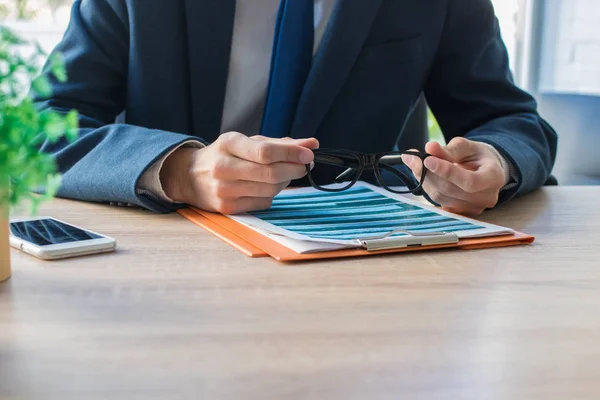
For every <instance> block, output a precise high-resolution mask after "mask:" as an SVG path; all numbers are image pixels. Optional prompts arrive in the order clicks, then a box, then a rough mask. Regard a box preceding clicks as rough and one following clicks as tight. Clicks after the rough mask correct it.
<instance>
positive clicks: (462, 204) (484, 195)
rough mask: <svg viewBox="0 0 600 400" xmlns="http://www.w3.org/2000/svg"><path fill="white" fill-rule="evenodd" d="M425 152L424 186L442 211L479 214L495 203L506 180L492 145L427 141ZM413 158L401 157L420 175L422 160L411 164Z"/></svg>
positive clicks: (461, 140)
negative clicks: (446, 144) (425, 171)
mask: <svg viewBox="0 0 600 400" xmlns="http://www.w3.org/2000/svg"><path fill="white" fill-rule="evenodd" d="M425 151H426V152H427V153H428V154H431V157H427V158H426V159H425V167H426V168H427V169H428V170H429V171H427V174H426V175H425V183H424V184H423V189H424V190H425V192H427V194H428V195H429V196H430V197H431V198H432V199H433V200H434V201H435V202H437V203H438V204H440V205H441V206H442V207H443V209H444V210H446V211H450V212H454V213H458V214H464V215H479V214H481V213H482V212H483V211H484V210H485V209H486V208H492V207H494V206H495V205H496V204H497V203H498V195H499V192H500V189H502V187H504V186H505V185H506V183H507V182H506V177H507V171H505V169H504V167H503V164H502V160H501V159H500V158H499V155H498V154H497V153H496V151H495V150H494V149H493V148H492V147H491V146H489V145H487V144H485V143H480V142H475V141H471V140H468V139H465V138H462V137H457V138H454V139H453V140H451V141H450V143H448V146H446V147H442V146H441V145H440V144H439V143H437V142H429V143H427V146H426V147H425ZM412 158H413V157H410V156H403V159H404V162H405V163H406V164H407V165H408V166H409V167H410V168H411V169H412V171H413V173H414V174H415V175H416V176H417V177H418V178H420V177H421V173H422V170H421V163H414V160H411V159H412ZM411 161H413V162H411Z"/></svg>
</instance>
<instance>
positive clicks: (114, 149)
mask: <svg viewBox="0 0 600 400" xmlns="http://www.w3.org/2000/svg"><path fill="white" fill-rule="evenodd" d="M327 1H329V0H327ZM237 4H238V0H219V1H212V0H210V1H209V0H77V1H76V2H75V4H74V6H73V13H72V19H71V25H70V26H69V28H68V30H67V32H66V34H65V37H64V39H63V41H62V42H61V43H60V44H59V45H58V47H57V49H56V50H57V51H59V52H61V53H63V54H64V57H65V61H66V66H67V73H68V76H69V80H68V82H66V83H63V82H57V81H53V82H52V83H53V94H52V96H50V97H48V98H37V99H36V102H37V104H38V105H39V107H40V108H41V109H54V110H57V111H66V110H69V109H73V108H74V109H76V110H77V111H78V112H79V115H80V117H79V123H80V127H81V130H80V138H79V139H78V140H77V141H76V142H75V143H72V144H69V143H66V142H59V143H45V144H44V146H43V150H44V151H47V152H50V153H53V154H55V156H56V159H57V161H58V165H59V168H60V170H61V172H63V173H64V179H63V185H62V187H61V189H60V192H59V194H60V195H62V196H66V197H74V198H78V199H85V200H93V201H105V200H112V201H121V202H129V203H135V204H141V205H143V206H145V207H148V208H152V209H157V210H166V209H168V207H167V206H165V205H164V204H159V203H160V202H157V201H156V199H152V198H151V197H152V196H149V195H146V194H144V193H145V191H143V190H142V191H140V187H139V185H138V183H139V182H140V179H141V177H142V175H144V173H145V172H146V171H148V169H149V168H150V167H151V166H153V165H155V164H156V162H157V160H159V159H160V158H161V157H163V156H164V155H165V154H166V153H168V152H169V151H170V149H173V148H174V147H176V146H179V145H181V144H182V143H185V142H186V141H189V140H200V141H203V142H204V143H212V142H214V141H215V140H216V139H217V138H218V137H219V135H220V134H222V133H224V129H236V124H235V123H233V124H224V122H226V121H230V119H229V118H228V117H227V115H228V113H227V112H224V111H230V110H225V108H226V105H227V104H229V103H230V102H229V101H228V100H230V99H231V98H230V99H227V93H228V84H231V82H230V77H231V74H230V72H231V71H230V68H229V67H230V65H231V64H232V63H231V62H232V56H234V55H235V54H233V53H232V42H233V38H234V28H235V26H236V20H237V19H238V18H236V16H239V15H240V14H236V13H238V12H243V10H240V9H236V5H237ZM275 4H277V3H275ZM265 21H266V22H265V23H266V24H269V21H270V20H269V17H268V15H267V16H265ZM271 21H272V20H271ZM256 23H262V22H261V21H260V18H258V19H257V22H256ZM271 28H272V27H271ZM267 40H269V41H271V40H272V38H269V39H267ZM249 42H250V43H253V41H252V40H250V41H249ZM250 47H252V45H250ZM234 50H235V49H234ZM237 72H238V76H239V71H237ZM263 72H264V73H265V75H268V71H266V70H265V71H263ZM46 74H47V75H48V76H50V73H49V66H47V67H46ZM241 74H243V71H242V72H241ZM261 90H266V88H264V89H261ZM423 93H424V94H425V97H426V99H427V103H428V104H429V106H430V107H431V109H432V110H433V112H434V113H435V115H436V117H437V119H438V121H439V122H440V125H441V127H442V129H443V131H444V136H445V138H446V140H447V141H450V140H451V139H453V138H454V137H457V136H464V137H466V138H468V139H471V140H475V141H479V142H484V143H487V144H489V145H492V146H493V147H495V148H496V149H497V150H498V151H499V152H500V153H501V155H502V156H504V158H506V160H507V161H508V162H509V163H510V164H511V165H512V166H513V167H514V169H515V171H516V173H515V175H514V176H515V177H516V178H517V179H516V181H517V185H515V186H514V187H513V188H512V189H511V190H508V191H505V192H503V193H504V194H503V198H504V199H508V198H511V197H513V196H515V195H517V194H519V193H526V192H528V191H531V190H533V189H535V188H537V187H539V186H540V185H542V184H543V183H544V182H545V181H546V179H547V178H548V176H549V173H550V169H551V168H552V164H553V162H554V157H555V154H556V134H555V132H554V131H553V130H552V129H551V128H550V127H549V126H548V125H547V124H546V123H545V122H544V121H543V120H542V119H541V118H540V116H539V115H538V113H537V109H536V103H535V101H534V99H533V98H532V97H531V96H530V95H529V94H527V93H525V92H523V91H522V90H520V89H518V88H517V87H516V86H515V85H514V83H513V81H512V77H511V74H510V71H509V68H508V56H507V53H506V48H505V46H504V44H503V42H502V38H501V36H500V32H499V29H498V23H497V20H496V18H495V15H494V10H493V7H492V4H491V2H490V0H337V1H335V4H334V6H333V12H332V14H331V16H330V17H329V19H328V21H327V23H326V26H325V27H324V29H323V32H322V40H321V41H320V42H319V46H318V50H317V52H316V54H315V55H314V60H313V62H312V67H311V70H310V72H309V75H308V78H307V79H306V82H305V84H304V87H303V89H302V93H301V96H300V99H299V103H298V106H297V108H296V111H295V113H294V118H293V122H292V124H291V129H290V131H289V132H284V133H283V136H291V137H294V138H300V137H311V136H314V137H316V138H317V139H318V140H319V141H320V143H321V146H322V147H332V148H348V149H354V150H360V151H363V152H380V151H387V150H392V149H393V148H394V147H395V146H396V145H397V146H398V147H399V148H400V149H406V148H407V147H408V145H406V143H407V139H409V137H408V136H407V135H410V134H411V133H412V132H408V131H405V133H404V134H402V135H401V132H403V127H404V125H405V122H406V120H407V117H408V116H409V115H410V114H411V111H412V110H413V107H414V106H415V104H416V102H417V101H418V99H419V97H420V96H421V94H423ZM242 103H243V102H242ZM121 114H124V115H125V119H124V121H122V120H121V119H119V121H121V122H124V123H118V124H115V123H114V122H115V118H117V116H119V115H121ZM239 126H240V127H242V126H243V124H240V125H239ZM240 129H242V128H240ZM256 130H257V129H256V128H254V129H247V131H246V132H242V133H244V134H247V135H253V134H256V133H259V132H256ZM110 167H112V169H107V168H110Z"/></svg>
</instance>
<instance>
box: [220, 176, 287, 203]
mask: <svg viewBox="0 0 600 400" xmlns="http://www.w3.org/2000/svg"><path fill="white" fill-rule="evenodd" d="M289 184H290V181H285V182H282V183H278V184H274V185H273V184H269V183H263V182H251V181H216V182H215V184H214V187H213V192H214V195H215V197H218V198H221V199H226V200H234V199H239V198H241V197H269V198H273V197H275V196H277V195H278V194H279V193H280V192H281V191H282V190H283V189H285V188H286V187H288V186H289Z"/></svg>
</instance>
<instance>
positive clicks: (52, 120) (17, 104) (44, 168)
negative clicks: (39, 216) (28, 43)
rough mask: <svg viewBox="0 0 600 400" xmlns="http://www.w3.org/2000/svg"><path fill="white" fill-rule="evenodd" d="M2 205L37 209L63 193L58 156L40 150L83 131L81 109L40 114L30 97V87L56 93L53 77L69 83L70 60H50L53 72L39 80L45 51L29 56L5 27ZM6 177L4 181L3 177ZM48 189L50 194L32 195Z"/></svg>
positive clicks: (0, 47)
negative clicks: (22, 53)
mask: <svg viewBox="0 0 600 400" xmlns="http://www.w3.org/2000/svg"><path fill="white" fill-rule="evenodd" d="M0 39H1V40H0V64H1V65H2V68H1V70H0V181H4V183H2V182H0V202H1V203H3V204H7V203H8V204H9V205H11V206H13V207H15V206H17V207H18V206H19V205H22V204H24V203H25V202H27V203H29V204H30V205H31V210H33V211H35V210H36V208H37V207H38V206H39V204H40V203H41V202H43V201H45V200H47V199H49V198H51V197H52V196H54V195H55V194H56V193H57V190H58V189H59V187H60V182H61V177H60V175H57V174H56V163H55V161H54V158H53V157H52V156H51V155H49V154H45V153H42V152H40V146H41V145H42V144H43V143H44V142H45V141H49V142H56V141H58V140H61V139H62V138H66V139H67V140H69V141H73V140H75V139H76V138H77V133H78V116H77V112H76V111H71V112H69V113H66V114H64V113H63V112H62V111H61V112H56V111H51V110H46V111H44V112H40V111H38V109H37V107H36V104H34V102H33V100H32V99H31V97H30V96H25V97H24V95H25V93H24V90H26V87H25V86H31V91H32V92H33V93H35V94H37V95H39V96H42V97H46V98H49V97H50V96H51V95H52V85H51V83H50V79H51V77H52V76H55V77H56V79H57V80H59V81H64V80H66V79H67V74H66V70H65V67H64V59H63V57H62V56H60V55H58V54H54V55H52V56H51V57H50V59H49V60H48V64H47V65H48V66H49V69H48V72H47V73H46V74H45V75H42V76H40V77H37V78H35V76H36V75H37V74H38V71H39V69H38V65H41V63H39V62H38V61H39V59H40V55H41V54H42V49H41V48H40V47H39V46H38V45H37V44H34V46H37V50H36V53H37V54H35V53H34V54H33V55H32V56H28V57H26V58H23V57H21V56H19V55H18V51H17V46H19V45H21V44H22V43H25V41H23V40H21V39H20V38H19V37H18V36H17V35H15V34H14V33H12V32H11V31H10V30H7V29H5V28H2V27H0ZM1 177H4V178H1ZM42 189H43V190H44V191H45V194H44V195H41V196H39V195H34V194H32V191H38V190H42Z"/></svg>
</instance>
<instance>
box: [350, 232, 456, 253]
mask: <svg viewBox="0 0 600 400" xmlns="http://www.w3.org/2000/svg"><path fill="white" fill-rule="evenodd" d="M396 233H404V234H406V235H405V236H398V237H391V236H392V235H394V234H396ZM357 240H358V242H359V243H360V245H361V246H362V247H364V248H365V249H367V251H379V250H391V249H399V248H403V247H421V246H434V245H439V244H456V243H458V235H457V234H456V233H450V232H427V233H419V232H412V231H405V230H402V229H397V230H393V231H391V232H388V233H386V234H385V235H383V236H371V237H366V238H362V239H357Z"/></svg>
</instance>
